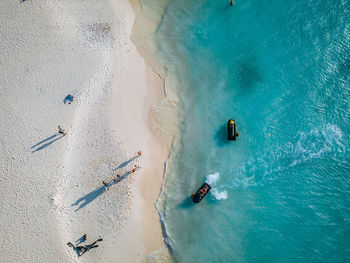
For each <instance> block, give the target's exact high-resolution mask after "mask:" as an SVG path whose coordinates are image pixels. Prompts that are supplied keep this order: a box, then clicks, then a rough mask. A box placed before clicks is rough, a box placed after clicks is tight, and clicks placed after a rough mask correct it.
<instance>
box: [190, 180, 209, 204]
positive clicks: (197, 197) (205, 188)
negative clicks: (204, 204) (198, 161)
mask: <svg viewBox="0 0 350 263" xmlns="http://www.w3.org/2000/svg"><path fill="white" fill-rule="evenodd" d="M210 189H211V186H210V185H209V184H207V183H204V184H203V185H202V186H201V188H199V189H198V191H197V192H196V193H195V194H193V195H192V196H191V197H192V200H193V203H199V202H200V201H202V199H203V198H204V196H206V195H207V193H209V191H210Z"/></svg>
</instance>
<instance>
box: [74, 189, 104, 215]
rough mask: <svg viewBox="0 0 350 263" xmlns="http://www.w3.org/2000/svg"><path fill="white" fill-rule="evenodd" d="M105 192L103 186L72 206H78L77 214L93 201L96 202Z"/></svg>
mask: <svg viewBox="0 0 350 263" xmlns="http://www.w3.org/2000/svg"><path fill="white" fill-rule="evenodd" d="M104 191H105V186H104V185H103V186H101V187H99V188H97V189H95V190H93V191H92V192H90V193H88V194H87V195H85V196H83V197H82V198H80V199H78V200H77V201H75V202H74V203H73V204H72V206H78V205H79V207H78V208H77V209H75V211H74V212H77V211H78V210H80V209H81V208H83V207H85V206H86V205H88V204H90V203H91V202H92V201H94V200H95V199H96V198H97V197H99V196H100V195H101V194H103V193H104Z"/></svg>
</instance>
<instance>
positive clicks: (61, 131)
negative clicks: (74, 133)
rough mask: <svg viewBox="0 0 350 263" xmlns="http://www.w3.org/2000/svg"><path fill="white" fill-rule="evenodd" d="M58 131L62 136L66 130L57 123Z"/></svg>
mask: <svg viewBox="0 0 350 263" xmlns="http://www.w3.org/2000/svg"><path fill="white" fill-rule="evenodd" d="M58 132H59V133H60V134H62V135H63V136H66V134H67V133H66V132H65V131H64V130H63V129H62V127H61V126H60V125H58Z"/></svg>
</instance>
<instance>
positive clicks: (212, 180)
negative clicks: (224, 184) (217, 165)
mask: <svg viewBox="0 0 350 263" xmlns="http://www.w3.org/2000/svg"><path fill="white" fill-rule="evenodd" d="M219 177H220V174H219V173H218V172H216V173H213V174H209V175H208V176H207V180H206V183H207V184H209V185H210V186H211V187H212V189H211V191H210V192H211V194H212V195H213V196H214V198H215V199H216V200H225V199H227V191H222V192H220V191H219V190H218V189H217V188H214V186H215V184H216V182H217V181H218V179H219Z"/></svg>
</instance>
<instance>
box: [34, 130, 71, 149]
mask: <svg viewBox="0 0 350 263" xmlns="http://www.w3.org/2000/svg"><path fill="white" fill-rule="evenodd" d="M57 136H58V137H57ZM63 137H64V136H63V135H61V136H59V133H55V134H54V135H51V136H49V137H47V138H46V139H44V140H42V141H40V142H38V143H37V144H35V145H33V146H32V147H30V148H31V149H34V148H35V147H38V148H36V149H35V150H33V151H32V153H35V152H37V151H41V150H43V149H45V148H46V147H47V146H49V145H50V144H52V143H54V142H55V141H58V140H59V139H62V138H63Z"/></svg>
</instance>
